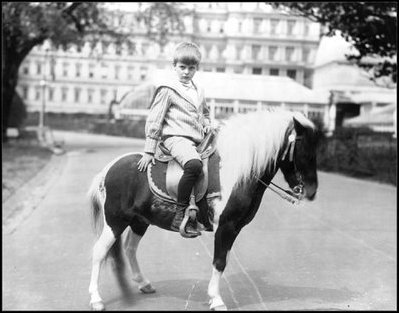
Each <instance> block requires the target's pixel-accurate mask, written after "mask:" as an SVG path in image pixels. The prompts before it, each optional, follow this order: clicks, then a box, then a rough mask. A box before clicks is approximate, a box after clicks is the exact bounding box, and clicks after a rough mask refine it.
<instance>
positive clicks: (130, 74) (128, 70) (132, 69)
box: [127, 66, 134, 79]
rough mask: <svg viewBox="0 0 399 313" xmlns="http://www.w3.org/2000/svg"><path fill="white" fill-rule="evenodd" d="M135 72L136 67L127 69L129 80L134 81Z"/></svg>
mask: <svg viewBox="0 0 399 313" xmlns="http://www.w3.org/2000/svg"><path fill="white" fill-rule="evenodd" d="M133 72H134V67H133V66H128V67H127V79H133Z"/></svg>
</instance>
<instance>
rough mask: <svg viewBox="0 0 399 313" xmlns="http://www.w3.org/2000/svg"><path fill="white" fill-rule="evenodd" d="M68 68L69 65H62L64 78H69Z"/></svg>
mask: <svg viewBox="0 0 399 313" xmlns="http://www.w3.org/2000/svg"><path fill="white" fill-rule="evenodd" d="M68 67H69V64H68V63H66V62H64V63H62V76H64V77H67V76H68Z"/></svg>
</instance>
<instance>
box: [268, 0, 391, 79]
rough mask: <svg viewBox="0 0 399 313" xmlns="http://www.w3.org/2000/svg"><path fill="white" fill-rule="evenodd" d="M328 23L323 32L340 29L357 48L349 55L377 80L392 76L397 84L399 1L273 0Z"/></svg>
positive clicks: (328, 32)
mask: <svg viewBox="0 0 399 313" xmlns="http://www.w3.org/2000/svg"><path fill="white" fill-rule="evenodd" d="M270 4H271V5H272V6H274V7H275V8H280V9H287V8H288V9H289V11H290V13H292V14H294V15H299V16H304V17H307V18H309V19H311V20H312V21H314V22H318V23H320V24H322V25H323V26H325V27H326V32H325V34H323V35H326V36H333V35H335V34H336V33H337V32H338V31H339V32H340V33H341V35H342V36H343V38H345V40H346V41H348V42H349V43H351V44H352V45H353V47H354V48H356V50H357V52H358V53H356V54H350V55H346V58H347V59H348V60H349V61H354V62H355V64H357V65H358V66H359V67H361V68H363V69H365V70H366V71H367V72H368V73H369V74H370V79H372V80H373V81H375V82H377V81H379V79H380V78H389V80H390V81H391V82H393V83H394V84H396V27H397V25H396V23H397V20H396V19H397V17H396V11H397V4H396V2H271V3H270Z"/></svg>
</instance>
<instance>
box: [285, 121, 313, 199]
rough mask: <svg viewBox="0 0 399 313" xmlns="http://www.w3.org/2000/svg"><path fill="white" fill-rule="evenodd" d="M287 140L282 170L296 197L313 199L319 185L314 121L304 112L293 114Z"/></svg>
mask: <svg viewBox="0 0 399 313" xmlns="http://www.w3.org/2000/svg"><path fill="white" fill-rule="evenodd" d="M285 140H286V144H285V145H284V146H283V149H282V152H281V156H280V161H279V167H280V170H281V172H282V173H283V175H284V178H285V180H286V181H287V183H288V185H289V186H290V188H291V189H292V191H293V193H294V194H295V196H296V197H298V198H299V199H302V198H306V199H308V200H313V199H314V198H315V195H316V191H317V186H318V180H317V168H316V167H317V162H316V153H317V151H316V146H317V134H316V130H315V127H314V125H313V123H311V122H310V121H309V120H308V119H307V118H305V117H304V116H303V115H302V114H298V113H295V114H293V118H292V124H291V125H290V127H289V128H288V131H287V134H286V139H285Z"/></svg>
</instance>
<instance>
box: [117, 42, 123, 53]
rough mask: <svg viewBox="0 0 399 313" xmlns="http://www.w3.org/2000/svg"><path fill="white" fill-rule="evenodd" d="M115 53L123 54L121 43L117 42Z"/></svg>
mask: <svg viewBox="0 0 399 313" xmlns="http://www.w3.org/2000/svg"><path fill="white" fill-rule="evenodd" d="M115 53H116V55H121V54H122V46H121V44H119V43H118V44H115Z"/></svg>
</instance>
